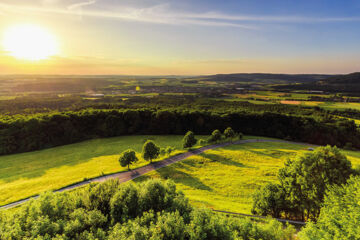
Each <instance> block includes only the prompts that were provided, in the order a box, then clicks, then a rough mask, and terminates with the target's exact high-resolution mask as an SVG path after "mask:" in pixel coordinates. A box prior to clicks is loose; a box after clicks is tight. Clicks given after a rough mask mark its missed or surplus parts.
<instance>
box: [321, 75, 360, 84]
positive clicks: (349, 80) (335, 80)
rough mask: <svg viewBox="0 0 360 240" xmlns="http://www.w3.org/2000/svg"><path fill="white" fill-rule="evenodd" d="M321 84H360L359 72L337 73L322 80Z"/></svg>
mask: <svg viewBox="0 0 360 240" xmlns="http://www.w3.org/2000/svg"><path fill="white" fill-rule="evenodd" d="M322 82H323V84H328V85H334V84H335V85H341V84H355V85H357V84H360V72H355V73H350V74H346V75H337V76H333V77H330V78H327V79H324V81H322Z"/></svg>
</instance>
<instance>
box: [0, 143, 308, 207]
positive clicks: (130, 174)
mask: <svg viewBox="0 0 360 240" xmlns="http://www.w3.org/2000/svg"><path fill="white" fill-rule="evenodd" d="M255 142H281V143H291V144H301V145H306V146H315V145H310V144H306V143H299V142H290V141H284V140H273V139H247V140H239V141H235V142H232V143H230V142H226V143H218V144H213V145H208V146H205V147H201V148H198V149H195V150H192V151H189V152H186V153H182V154H179V155H176V156H173V157H169V158H167V159H165V160H162V161H159V162H154V163H152V164H149V165H146V166H143V167H140V168H137V169H134V170H130V171H127V172H119V173H114V174H110V175H106V176H101V177H96V178H93V179H90V180H87V181H83V182H80V183H77V184H73V185H70V186H67V187H64V188H60V189H58V190H55V191H54V192H63V191H67V190H72V189H75V188H78V187H81V186H84V185H87V184H89V183H92V182H104V181H106V180H108V179H119V181H120V182H127V181H130V180H132V179H134V178H137V177H139V176H142V175H144V174H146V173H148V172H151V171H154V170H156V169H159V168H162V167H165V166H168V165H170V164H172V163H175V162H178V161H181V160H184V159H186V158H188V157H191V156H194V155H198V154H201V153H203V152H205V151H207V150H210V149H215V148H219V147H225V146H228V145H232V144H244V143H255ZM38 197H39V195H37V196H33V197H29V198H26V199H23V200H20V201H16V202H13V203H9V204H6V205H3V206H1V207H0V209H7V208H12V207H15V206H18V205H20V204H22V203H25V202H27V201H29V200H30V199H36V198H38Z"/></svg>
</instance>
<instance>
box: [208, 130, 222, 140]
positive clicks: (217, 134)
mask: <svg viewBox="0 0 360 240" xmlns="http://www.w3.org/2000/svg"><path fill="white" fill-rule="evenodd" d="M219 140H221V132H220V131H219V130H218V129H216V130H214V131H213V132H212V133H211V136H210V139H209V142H217V141H219Z"/></svg>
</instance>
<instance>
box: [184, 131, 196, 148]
mask: <svg viewBox="0 0 360 240" xmlns="http://www.w3.org/2000/svg"><path fill="white" fill-rule="evenodd" d="M196 142H197V139H196V138H195V135H194V133H193V132H192V131H188V132H187V133H186V134H185V136H184V138H183V140H182V143H183V148H191V147H192V146H194V145H195V144H196Z"/></svg>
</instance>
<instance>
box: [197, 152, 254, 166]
mask: <svg viewBox="0 0 360 240" xmlns="http://www.w3.org/2000/svg"><path fill="white" fill-rule="evenodd" d="M201 155H202V156H203V157H205V158H207V159H210V160H212V161H213V162H219V163H221V164H223V165H228V166H235V167H241V168H244V167H248V166H246V165H244V164H243V163H240V162H236V161H233V160H232V159H230V158H227V157H225V156H222V155H220V154H213V153H203V154H201Z"/></svg>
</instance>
